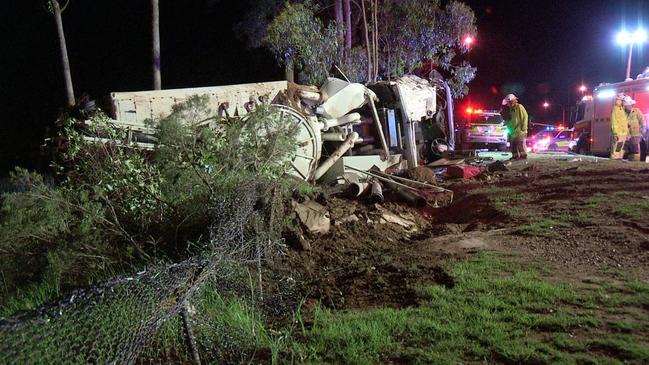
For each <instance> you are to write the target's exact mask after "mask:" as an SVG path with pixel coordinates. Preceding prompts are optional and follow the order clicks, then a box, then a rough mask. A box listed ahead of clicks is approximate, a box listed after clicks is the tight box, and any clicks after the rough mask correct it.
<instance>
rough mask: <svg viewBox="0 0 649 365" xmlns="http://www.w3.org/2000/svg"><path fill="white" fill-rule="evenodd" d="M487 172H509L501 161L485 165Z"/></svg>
mask: <svg viewBox="0 0 649 365" xmlns="http://www.w3.org/2000/svg"><path fill="white" fill-rule="evenodd" d="M487 171H489V172H501V171H509V167H507V165H505V163H504V162H502V161H496V162H492V163H490V164H489V165H487Z"/></svg>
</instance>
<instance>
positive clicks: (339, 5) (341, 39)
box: [334, 0, 345, 59]
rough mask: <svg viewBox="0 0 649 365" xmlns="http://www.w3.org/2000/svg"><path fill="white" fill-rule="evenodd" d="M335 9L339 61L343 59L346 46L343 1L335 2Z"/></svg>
mask: <svg viewBox="0 0 649 365" xmlns="http://www.w3.org/2000/svg"><path fill="white" fill-rule="evenodd" d="M334 9H335V13H336V33H337V36H338V44H339V46H338V59H342V58H343V50H344V47H343V45H344V44H345V30H344V25H345V22H344V21H343V0H334Z"/></svg>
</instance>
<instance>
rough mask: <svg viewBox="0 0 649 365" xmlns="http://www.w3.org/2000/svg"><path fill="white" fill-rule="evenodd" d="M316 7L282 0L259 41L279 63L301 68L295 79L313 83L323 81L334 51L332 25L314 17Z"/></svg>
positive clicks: (311, 4)
mask: <svg viewBox="0 0 649 365" xmlns="http://www.w3.org/2000/svg"><path fill="white" fill-rule="evenodd" d="M319 10H320V8H319V7H318V6H317V5H315V4H314V3H312V2H310V1H306V2H304V3H295V4H291V3H290V2H286V3H285V4H284V7H283V8H282V10H281V11H280V12H279V14H278V15H277V16H276V17H275V18H274V19H273V21H272V22H271V23H270V24H269V26H268V29H267V34H266V37H265V38H264V41H263V43H264V45H265V46H266V47H268V49H269V50H270V51H272V52H273V53H274V54H275V56H276V57H277V60H278V61H279V63H280V64H283V65H286V66H287V67H289V66H290V67H291V68H292V67H295V68H296V69H298V70H299V71H301V75H302V76H303V78H302V79H300V80H298V81H300V82H305V83H309V84H315V85H320V84H321V83H322V82H323V81H325V79H326V78H327V76H328V75H329V70H330V69H331V67H332V65H333V64H335V63H336V60H337V51H338V37H337V34H336V28H335V27H334V26H333V24H331V23H330V24H328V25H325V24H324V23H323V22H322V21H321V20H320V19H319V18H318V17H317V16H316V14H317V13H318V12H319Z"/></svg>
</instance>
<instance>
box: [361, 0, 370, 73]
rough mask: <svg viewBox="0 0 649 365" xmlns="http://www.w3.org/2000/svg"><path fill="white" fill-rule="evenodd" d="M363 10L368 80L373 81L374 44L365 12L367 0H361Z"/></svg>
mask: <svg viewBox="0 0 649 365" xmlns="http://www.w3.org/2000/svg"><path fill="white" fill-rule="evenodd" d="M370 1H371V0H370ZM361 6H362V12H363V26H364V33H365V51H366V53H367V82H370V81H372V50H371V48H372V44H371V43H370V36H369V34H368V32H369V29H368V27H367V15H366V14H365V0H361Z"/></svg>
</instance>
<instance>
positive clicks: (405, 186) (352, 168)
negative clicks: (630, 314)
mask: <svg viewBox="0 0 649 365" xmlns="http://www.w3.org/2000/svg"><path fill="white" fill-rule="evenodd" d="M345 168H346V169H350V170H354V171H358V172H362V173H363V174H366V175H368V176H372V177H375V178H377V179H379V180H381V181H386V182H393V183H395V184H397V185H399V186H402V187H404V188H406V189H411V190H414V191H417V188H413V187H412V186H408V185H405V184H402V183H399V182H396V181H394V180H392V179H389V178H387V177H383V176H381V175H376V174H374V173H372V172H370V171H364V170H361V169H357V168H355V167H351V166H348V165H345Z"/></svg>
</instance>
